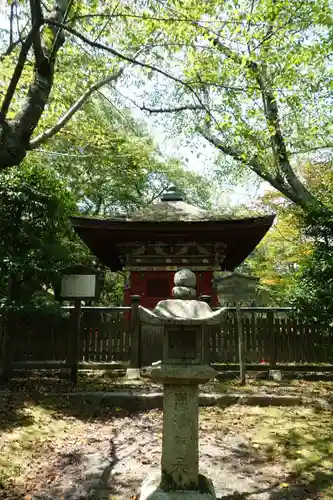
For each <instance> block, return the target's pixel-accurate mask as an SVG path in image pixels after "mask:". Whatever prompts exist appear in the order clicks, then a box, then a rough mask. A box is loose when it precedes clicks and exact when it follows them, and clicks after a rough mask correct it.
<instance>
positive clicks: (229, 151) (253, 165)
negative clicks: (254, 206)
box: [199, 130, 300, 204]
mask: <svg viewBox="0 0 333 500" xmlns="http://www.w3.org/2000/svg"><path fill="white" fill-rule="evenodd" d="M199 132H200V134H201V135H202V137H204V138H205V139H206V140H207V141H208V142H210V143H211V144H212V145H213V146H215V147H216V148H217V149H219V150H220V151H222V153H224V154H226V155H227V156H230V157H231V158H233V159H234V160H236V161H237V162H240V163H242V164H243V165H246V166H247V167H249V168H250V169H251V170H252V171H253V172H255V173H256V174H257V175H259V177H261V179H263V180H264V181H266V182H268V183H269V184H271V185H272V186H273V187H274V188H275V189H277V190H278V191H280V192H281V193H282V194H284V195H285V196H286V197H287V198H289V199H291V200H292V201H293V202H294V203H297V204H299V203H300V200H299V198H297V197H296V196H295V193H294V192H293V191H292V190H291V189H290V187H289V186H287V185H286V184H285V183H281V179H280V180H278V179H276V178H275V177H274V176H273V175H271V174H270V173H269V172H268V171H267V170H265V169H264V168H263V167H262V165H261V164H260V163H259V162H258V161H257V159H256V158H255V157H254V158H248V157H247V155H244V154H242V152H241V151H237V150H236V149H234V148H232V147H231V146H226V145H224V144H223V143H222V142H221V141H220V139H219V138H218V137H216V136H215V135H212V134H210V133H209V132H208V131H205V130H200V131H199Z"/></svg>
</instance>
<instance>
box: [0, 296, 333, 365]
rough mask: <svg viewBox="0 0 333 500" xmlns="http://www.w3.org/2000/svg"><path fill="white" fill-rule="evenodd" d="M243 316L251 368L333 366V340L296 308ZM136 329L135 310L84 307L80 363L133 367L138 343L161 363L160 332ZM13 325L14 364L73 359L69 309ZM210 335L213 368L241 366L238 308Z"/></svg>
mask: <svg viewBox="0 0 333 500" xmlns="http://www.w3.org/2000/svg"><path fill="white" fill-rule="evenodd" d="M133 307H134V306H132V308H133ZM132 310H133V309H132ZM241 311H242V324H243V330H244V340H245V353H246V354H245V357H246V362H247V363H260V362H263V361H265V362H268V363H270V364H275V363H326V364H330V363H332V364H333V338H332V335H329V334H323V333H322V332H320V331H318V330H316V329H315V328H314V327H313V326H311V325H309V324H306V323H304V322H302V321H301V320H300V318H297V317H296V316H295V315H294V314H293V313H292V311H291V309H288V308H275V309H269V308H242V309H241ZM135 324H136V323H135V322H134V323H133V322H131V307H82V317H81V333H80V346H79V361H85V362H91V361H93V362H105V363H107V362H112V361H116V362H118V361H121V362H128V361H129V360H130V358H131V340H132V339H133V338H135V339H138V340H137V342H138V343H139V345H140V358H141V363H140V364H141V365H142V366H147V365H150V364H151V363H152V362H154V361H157V360H159V359H161V356H162V330H161V328H156V327H154V328H147V327H145V326H144V327H141V329H140V331H141V333H140V336H138V335H137V334H135V335H134V336H133V332H134V330H133V329H134V328H136V327H135ZM10 325H11V326H10V352H11V355H10V357H11V360H12V361H13V362H15V361H41V362H42V361H66V360H68V359H69V358H70V345H71V343H70V340H69V339H70V337H71V332H72V329H73V327H74V326H73V325H74V324H73V320H72V316H71V309H70V308H63V309H62V311H61V314H59V315H45V314H40V313H39V314H33V315H32V314H30V315H29V314H21V315H15V321H14V322H13V321H12V322H11V323H10ZM207 335H208V342H209V352H210V362H211V363H214V362H219V363H237V362H238V335H237V327H236V318H235V311H234V309H233V308H228V311H227V313H226V316H225V319H224V322H223V324H222V325H221V326H220V327H218V328H216V327H214V328H212V327H211V328H210V329H209V330H208V333H207ZM0 340H1V339H0ZM0 346H1V342H0ZM132 352H133V348H132Z"/></svg>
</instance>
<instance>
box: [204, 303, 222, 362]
mask: <svg viewBox="0 0 333 500" xmlns="http://www.w3.org/2000/svg"><path fill="white" fill-rule="evenodd" d="M200 300H201V301H202V302H206V304H208V305H209V306H210V303H211V301H212V296H211V295H200ZM212 328H213V329H214V328H216V326H215V325H214V326H208V325H204V326H203V335H204V338H203V358H204V361H205V363H207V364H210V362H211V354H210V337H211V334H212V331H211V329H212ZM218 328H221V327H220V325H218ZM214 333H215V332H214Z"/></svg>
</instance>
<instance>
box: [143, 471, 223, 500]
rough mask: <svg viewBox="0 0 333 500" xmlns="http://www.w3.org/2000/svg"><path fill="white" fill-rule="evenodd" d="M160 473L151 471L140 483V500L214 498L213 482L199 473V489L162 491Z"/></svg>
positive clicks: (205, 499)
mask: <svg viewBox="0 0 333 500" xmlns="http://www.w3.org/2000/svg"><path fill="white" fill-rule="evenodd" d="M160 484H161V473H160V472H154V473H151V474H150V475H149V476H148V477H147V479H146V480H145V481H144V482H143V483H142V487H141V492H140V500H216V495H215V490H214V486H213V483H212V481H211V480H210V479H208V478H207V477H206V476H204V475H202V474H199V485H200V488H199V490H179V491H162V490H161V488H160Z"/></svg>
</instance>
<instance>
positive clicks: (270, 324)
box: [267, 311, 277, 368]
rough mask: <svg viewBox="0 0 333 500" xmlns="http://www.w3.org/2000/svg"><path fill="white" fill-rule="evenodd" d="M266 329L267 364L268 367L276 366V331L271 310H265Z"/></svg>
mask: <svg viewBox="0 0 333 500" xmlns="http://www.w3.org/2000/svg"><path fill="white" fill-rule="evenodd" d="M267 331H268V339H269V342H270V346H269V364H270V367H272V368H275V367H276V355H277V346H276V334H275V333H276V332H275V325H274V313H273V311H267Z"/></svg>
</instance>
